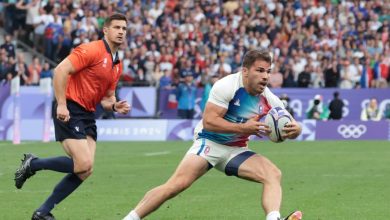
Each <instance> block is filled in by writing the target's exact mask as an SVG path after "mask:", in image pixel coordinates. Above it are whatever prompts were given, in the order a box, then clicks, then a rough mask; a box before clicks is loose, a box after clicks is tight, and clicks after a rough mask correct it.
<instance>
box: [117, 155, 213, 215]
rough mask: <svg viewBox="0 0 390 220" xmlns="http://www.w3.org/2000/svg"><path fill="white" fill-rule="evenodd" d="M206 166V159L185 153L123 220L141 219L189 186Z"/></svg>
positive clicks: (205, 169) (206, 169)
mask: <svg viewBox="0 0 390 220" xmlns="http://www.w3.org/2000/svg"><path fill="white" fill-rule="evenodd" d="M208 168H209V164H208V162H207V160H206V159H204V158H202V157H200V156H198V155H194V154H187V155H186V156H185V157H184V158H183V160H182V161H181V163H180V164H179V166H178V167H177V169H176V171H175V173H174V174H173V175H172V176H171V178H169V180H168V181H167V182H166V183H164V184H163V185H160V186H158V187H156V188H154V189H152V190H150V191H149V192H147V193H146V194H145V196H144V198H143V199H142V200H141V201H140V202H139V203H138V205H137V206H136V208H135V209H134V210H133V211H132V212H130V213H129V215H128V216H126V217H125V218H124V220H133V219H141V218H143V217H145V216H147V215H148V214H150V213H151V212H153V211H154V210H156V209H157V208H158V207H160V205H162V204H163V203H164V202H165V201H167V200H168V199H170V198H173V197H174V196H176V195H177V194H179V193H180V192H182V191H184V190H185V189H187V188H188V187H189V186H191V184H192V183H193V182H194V181H195V180H196V179H198V178H199V177H201V176H202V175H203V174H205V173H206V172H207V171H208Z"/></svg>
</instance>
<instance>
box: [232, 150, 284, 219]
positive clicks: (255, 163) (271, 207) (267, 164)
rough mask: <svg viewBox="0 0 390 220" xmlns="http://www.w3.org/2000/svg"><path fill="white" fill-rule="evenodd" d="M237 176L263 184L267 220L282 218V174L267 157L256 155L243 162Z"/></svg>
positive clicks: (263, 201) (263, 199)
mask: <svg viewBox="0 0 390 220" xmlns="http://www.w3.org/2000/svg"><path fill="white" fill-rule="evenodd" d="M233 160H234V158H233V159H232V160H231V161H233ZM237 174H238V177H240V178H243V179H247V180H251V181H255V182H258V183H262V184H263V193H262V205H263V209H264V211H265V213H266V214H267V220H269V219H275V220H276V219H278V218H280V214H279V210H280V205H281V202H282V187H281V178H282V173H281V171H280V170H279V169H278V168H277V167H276V165H275V164H273V163H272V162H271V161H270V160H269V159H267V158H266V157H264V156H261V155H257V154H254V155H252V156H251V157H249V158H247V159H246V160H245V161H243V162H242V164H241V165H240V166H239V167H238V173H237Z"/></svg>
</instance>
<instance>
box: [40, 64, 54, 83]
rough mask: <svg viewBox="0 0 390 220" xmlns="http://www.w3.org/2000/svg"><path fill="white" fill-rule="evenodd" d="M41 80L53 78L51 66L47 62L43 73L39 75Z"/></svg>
mask: <svg viewBox="0 0 390 220" xmlns="http://www.w3.org/2000/svg"><path fill="white" fill-rule="evenodd" d="M39 76H40V78H41V79H43V78H53V71H52V70H51V69H50V64H49V63H48V62H45V63H44V64H43V68H42V71H41V72H40V74H39Z"/></svg>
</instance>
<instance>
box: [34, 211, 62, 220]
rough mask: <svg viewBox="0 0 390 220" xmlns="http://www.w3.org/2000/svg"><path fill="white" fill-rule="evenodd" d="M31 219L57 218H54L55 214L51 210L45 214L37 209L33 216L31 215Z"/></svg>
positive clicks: (46, 219)
mask: <svg viewBox="0 0 390 220" xmlns="http://www.w3.org/2000/svg"><path fill="white" fill-rule="evenodd" d="M31 220H56V218H54V215H53V214H51V213H50V212H49V213H47V214H43V213H41V212H38V211H35V212H34V214H33V216H32V217H31Z"/></svg>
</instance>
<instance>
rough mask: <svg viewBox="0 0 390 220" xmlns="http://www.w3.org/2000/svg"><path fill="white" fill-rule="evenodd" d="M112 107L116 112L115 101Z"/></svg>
mask: <svg viewBox="0 0 390 220" xmlns="http://www.w3.org/2000/svg"><path fill="white" fill-rule="evenodd" d="M111 109H112V111H113V112H116V109H115V103H114V104H112V107H111Z"/></svg>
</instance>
